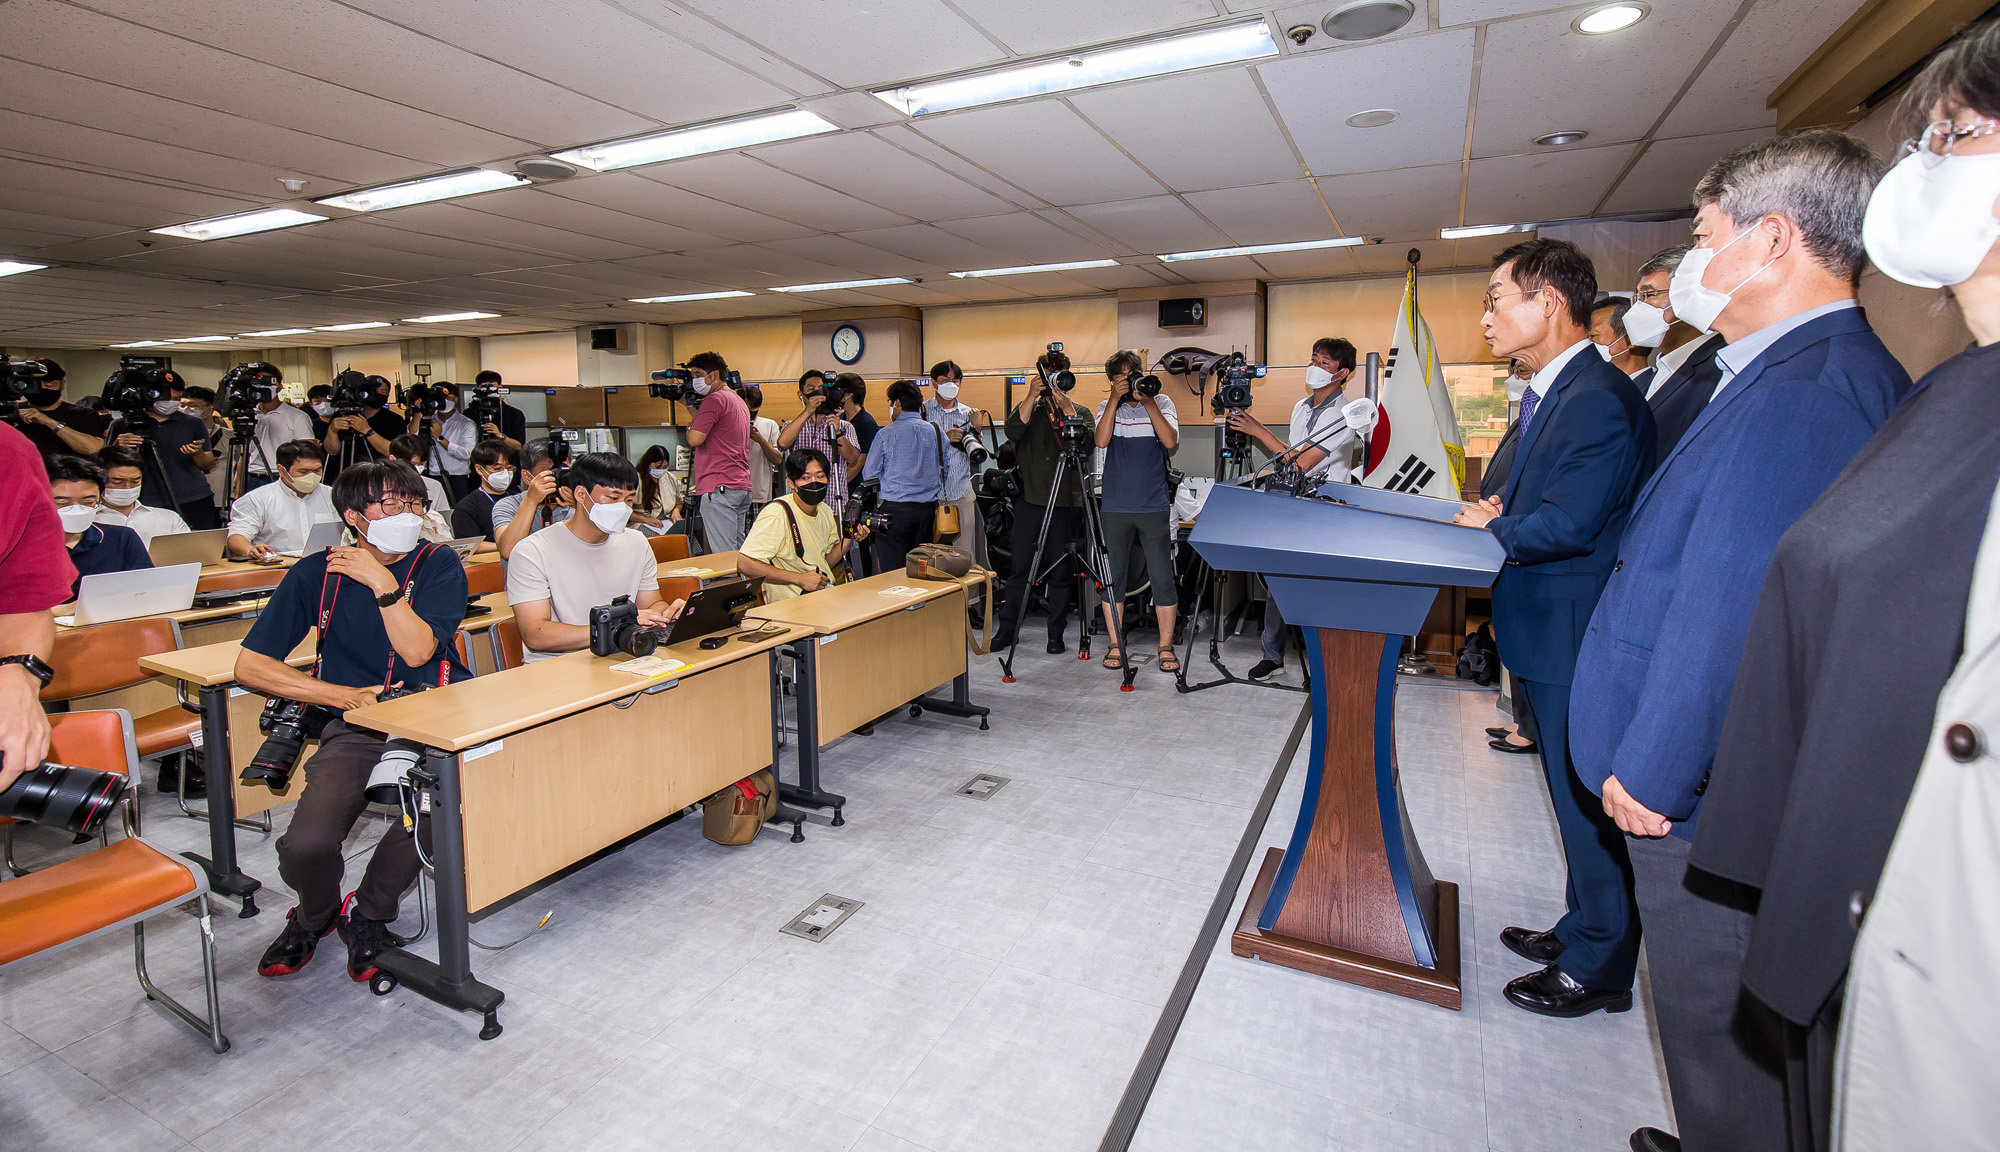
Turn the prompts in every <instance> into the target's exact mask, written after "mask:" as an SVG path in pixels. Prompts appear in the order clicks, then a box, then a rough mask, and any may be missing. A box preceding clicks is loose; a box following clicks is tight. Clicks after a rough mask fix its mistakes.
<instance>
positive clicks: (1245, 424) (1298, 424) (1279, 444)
mask: <svg viewBox="0 0 2000 1152" xmlns="http://www.w3.org/2000/svg"><path fill="white" fill-rule="evenodd" d="M1353 375H1354V345H1352V344H1350V343H1348V342H1347V341H1345V340H1342V339H1339V338H1337V337H1333V336H1322V337H1321V338H1320V339H1318V340H1315V341H1313V350H1312V362H1311V363H1310V364H1308V365H1307V366H1306V388H1307V392H1306V395H1305V397H1304V398H1303V399H1301V400H1300V401H1299V402H1298V403H1297V404H1294V405H1292V416H1291V424H1290V425H1289V426H1288V427H1287V428H1286V431H1287V432H1289V433H1291V437H1292V442H1291V444H1289V445H1288V444H1286V443H1285V442H1284V441H1283V440H1280V439H1278V435H1277V433H1275V432H1273V431H1271V430H1270V429H1269V428H1266V427H1265V426H1264V425H1263V424H1262V423H1261V422H1260V421H1258V419H1257V418H1256V417H1255V416H1252V415H1250V414H1249V413H1248V412H1245V411H1243V410H1242V409H1241V408H1232V409H1230V411H1229V426H1230V427H1231V428H1233V429H1235V430H1237V431H1238V432H1246V433H1248V434H1249V435H1250V436H1251V437H1253V438H1254V439H1255V440H1256V441H1257V442H1258V443H1259V444H1262V445H1263V446H1264V450H1265V451H1267V452H1269V453H1270V454H1271V455H1273V456H1278V455H1282V454H1283V453H1284V452H1285V451H1286V450H1287V449H1288V448H1292V447H1297V446H1299V445H1305V444H1312V445H1314V446H1313V447H1311V448H1301V449H1300V451H1299V453H1298V458H1297V460H1295V461H1294V463H1296V464H1297V465H1298V466H1299V468H1300V469H1301V470H1302V471H1304V472H1305V474H1306V475H1308V476H1310V477H1312V478H1313V479H1314V480H1316V481H1318V482H1320V483H1323V484H1325V483H1333V484H1344V483H1346V482H1347V480H1348V478H1349V477H1350V476H1351V475H1353V471H1354V465H1353V462H1352V459H1351V458H1352V456H1353V454H1354V443H1355V437H1354V432H1353V430H1352V429H1350V428H1348V427H1347V423H1346V417H1344V416H1343V415H1342V414H1341V411H1340V406H1341V402H1342V401H1343V400H1345V399H1346V397H1345V396H1344V395H1343V393H1342V389H1343V388H1344V387H1345V385H1346V383H1347V381H1348V379H1349V378H1350V377H1352V376H1353ZM1336 429H1338V431H1336ZM1263 641H1264V659H1263V660H1261V661H1259V662H1258V663H1256V664H1254V665H1252V666H1251V668H1250V679H1252V680H1269V679H1270V678H1271V677H1273V676H1275V675H1277V674H1278V673H1279V672H1282V671H1284V668H1285V618H1284V617H1283V616H1281V615H1279V613H1278V601H1277V600H1276V599H1275V598H1270V599H1266V600H1265V601H1264V631H1263Z"/></svg>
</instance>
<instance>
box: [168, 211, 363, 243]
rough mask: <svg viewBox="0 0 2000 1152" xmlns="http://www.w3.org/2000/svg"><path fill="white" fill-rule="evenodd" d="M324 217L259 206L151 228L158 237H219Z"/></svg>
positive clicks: (260, 230)
mask: <svg viewBox="0 0 2000 1152" xmlns="http://www.w3.org/2000/svg"><path fill="white" fill-rule="evenodd" d="M324 219H326V217H324V216H316V215H314V214H313V213H311V212H300V211H298V210H297V209H295V208H259V209H258V210H257V211H255V212H238V213H237V214H236V215H234V216H215V217H212V218H210V219H207V220H194V221H191V222H189V223H186V224H176V225H174V226H173V227H171V228H155V229H153V230H152V231H153V233H154V234H155V235H158V236H184V237H186V238H187V239H189V240H220V239H222V238H223V237H225V236H245V235H248V234H249V233H252V232H269V231H270V230H271V229H273V228H291V227H294V226H296V225H299V224H311V223H314V222H316V221H319V220H324Z"/></svg>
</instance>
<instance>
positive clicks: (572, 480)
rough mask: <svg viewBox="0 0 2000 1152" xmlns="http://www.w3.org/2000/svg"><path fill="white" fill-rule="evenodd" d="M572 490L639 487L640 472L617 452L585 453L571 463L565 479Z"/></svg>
mask: <svg viewBox="0 0 2000 1152" xmlns="http://www.w3.org/2000/svg"><path fill="white" fill-rule="evenodd" d="M565 480H566V481H567V483H568V486H569V487H571V488H583V489H586V490H588V489H591V488H630V489H635V490H636V489H637V488H638V487H639V470H638V469H637V468H634V467H633V466H632V462H631V461H630V460H627V459H625V457H623V456H620V455H619V454H618V453H616V452H585V453H584V454H583V455H581V456H578V457H576V458H575V459H573V460H571V461H570V462H569V475H568V476H567V477H565Z"/></svg>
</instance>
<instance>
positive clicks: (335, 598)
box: [312, 541, 451, 688]
mask: <svg viewBox="0 0 2000 1152" xmlns="http://www.w3.org/2000/svg"><path fill="white" fill-rule="evenodd" d="M442 547H444V545H442V544H434V543H431V542H429V541H425V542H424V543H422V544H420V545H418V547H417V550H416V552H415V553H414V554H412V557H411V560H410V570H409V571H408V572H405V573H404V574H403V599H405V600H408V599H409V598H410V593H411V591H413V590H414V589H415V588H416V585H417V570H418V569H419V568H422V567H423V563H424V558H425V557H426V556H429V555H430V554H431V553H433V552H435V551H437V550H438V549H440V548H442ZM370 599H373V597H370ZM339 602H340V577H339V576H338V575H335V574H334V573H332V572H331V571H323V572H322V573H321V574H320V578H319V616H318V625H319V634H318V635H317V636H316V637H314V640H313V670H312V675H313V679H315V680H317V679H319V666H320V659H321V657H322V655H323V654H324V652H325V650H326V629H327V626H328V625H329V624H331V623H332V622H333V608H334V605H336V604H338V603H339ZM398 659H399V657H398V656H397V655H396V646H395V645H394V644H391V645H390V646H389V667H388V670H387V671H385V672H384V673H383V674H382V687H384V688H388V687H390V686H392V685H393V684H394V682H395V676H396V661H397V660H398ZM436 660H437V666H438V682H437V686H438V687H440V688H442V687H444V686H445V685H446V684H449V683H450V682H451V661H450V660H449V659H447V658H446V656H445V654H439V655H438V656H437V657H436ZM412 671H414V669H412Z"/></svg>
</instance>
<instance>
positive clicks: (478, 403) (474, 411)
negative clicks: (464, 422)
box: [465, 384, 507, 428]
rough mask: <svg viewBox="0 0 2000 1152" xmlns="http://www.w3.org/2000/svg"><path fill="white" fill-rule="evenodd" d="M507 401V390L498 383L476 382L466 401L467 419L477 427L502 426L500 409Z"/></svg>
mask: <svg viewBox="0 0 2000 1152" xmlns="http://www.w3.org/2000/svg"><path fill="white" fill-rule="evenodd" d="M506 403H507V390H506V389H505V388H502V387H501V386H500V385H498V384H475V385H473V386H472V395H471V396H469V397H467V398H466V401H465V416H466V419H468V420H470V421H472V423H473V425H474V426H475V427H480V428H483V427H485V426H486V425H488V424H491V425H493V426H494V427H495V428H498V427H499V426H500V409H501V407H502V406H503V405H505V404H506Z"/></svg>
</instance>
